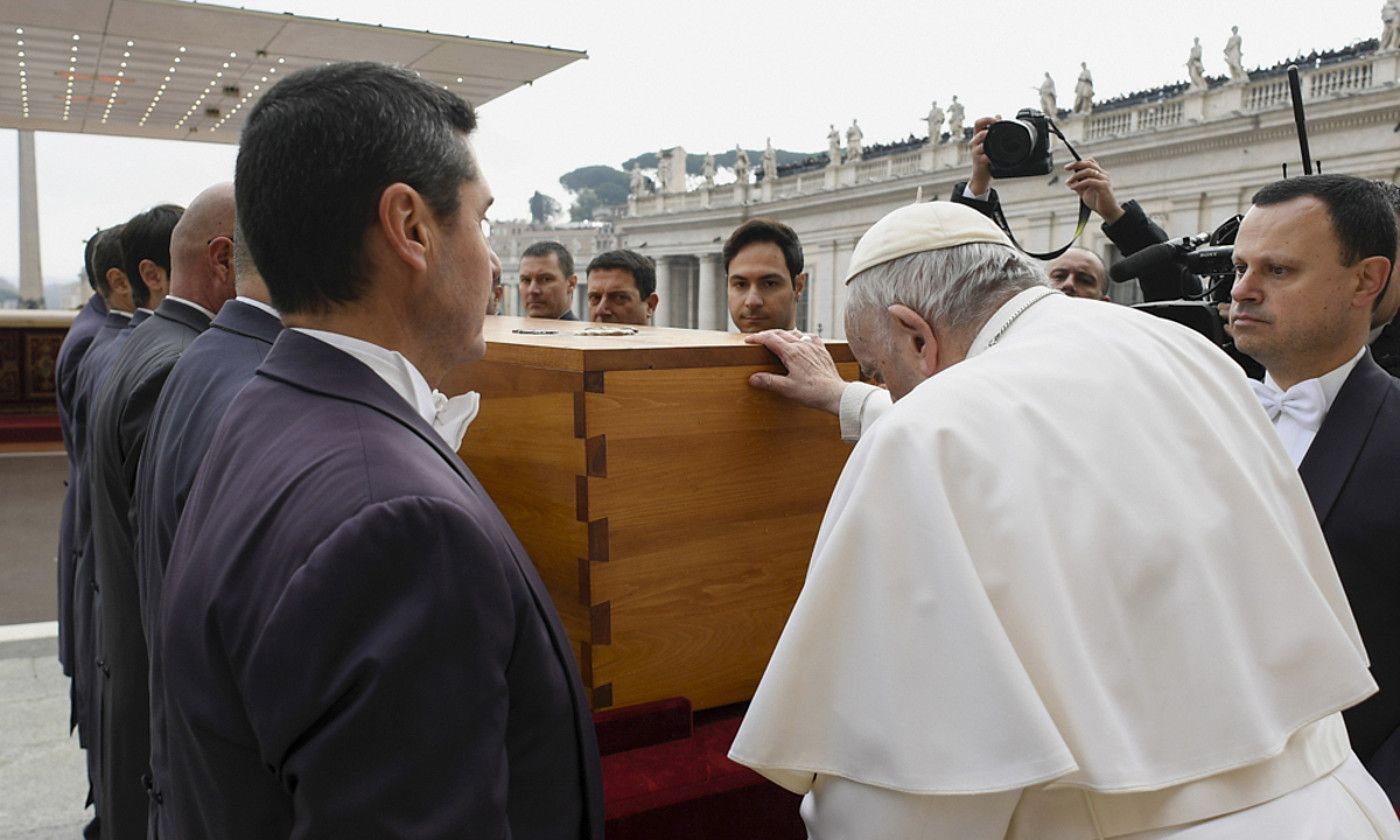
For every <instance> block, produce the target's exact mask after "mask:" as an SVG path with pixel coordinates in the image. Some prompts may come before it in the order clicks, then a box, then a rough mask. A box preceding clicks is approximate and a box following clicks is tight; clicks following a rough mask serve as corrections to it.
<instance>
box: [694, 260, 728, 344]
mask: <svg viewBox="0 0 1400 840" xmlns="http://www.w3.org/2000/svg"><path fill="white" fill-rule="evenodd" d="M699 295H700V300H699V305H698V306H697V307H696V312H697V313H698V315H697V318H698V320H699V324H698V325H697V326H699V327H700V329H702V330H722V329H724V320H721V319H722V318H724V316H722V315H721V314H720V313H721V312H723V311H725V309H726V307H725V306H724V304H723V300H724V284H723V283H721V282H720V277H719V255H717V254H701V255H700V284H699Z"/></svg>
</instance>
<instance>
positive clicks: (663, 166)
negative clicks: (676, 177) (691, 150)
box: [656, 149, 671, 193]
mask: <svg viewBox="0 0 1400 840" xmlns="http://www.w3.org/2000/svg"><path fill="white" fill-rule="evenodd" d="M670 162H671V154H670V152H667V151H666V150H665V149H662V150H661V151H659V152H657V153H656V191H657V192H659V193H664V192H667V189H666V188H667V187H669V186H670V185H671V173H670V172H668V171H667V170H668V169H670V168H671V167H670V166H668V164H669V163H670Z"/></svg>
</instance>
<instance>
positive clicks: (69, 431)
mask: <svg viewBox="0 0 1400 840" xmlns="http://www.w3.org/2000/svg"><path fill="white" fill-rule="evenodd" d="M105 233H106V231H101V230H99V231H97V232H95V233H94V234H93V235H92V236H91V237H89V238H88V241H87V243H86V245H85V246H84V248H83V270H84V272H85V273H86V275H87V281H88V286H89V287H91V289H92V296H91V297H89V298H88V300H87V303H86V304H85V305H84V306H83V308H82V309H81V310H80V311H79V312H78V314H77V315H76V316H74V318H73V323H72V325H71V326H70V327H69V328H68V334H67V335H65V336H64V337H63V344H62V345H61V346H60V347H59V348H58V360H57V362H56V363H55V364H54V394H55V396H56V397H57V401H58V425H59V430H60V431H61V432H62V434H63V449H64V451H65V452H67V453H68V481H67V489H66V490H65V491H64V494H63V514H62V517H61V518H60V519H59V526H58V592H59V596H58V661H59V662H60V663H61V664H62V665H63V673H65V674H67V675H68V676H72V674H73V665H72V644H73V640H72V637H71V636H70V635H69V634H70V631H71V630H72V629H73V628H72V615H71V608H72V600H71V593H72V590H73V564H72V559H73V558H72V545H71V542H70V539H69V537H70V534H69V529H70V528H72V526H73V480H74V475H75V474H76V461H75V456H76V453H77V450H76V448H75V445H74V442H73V399H74V392H75V390H76V389H77V386H78V382H77V380H78V365H79V363H81V362H82V360H83V356H85V355H87V352H88V348H89V347H91V346H92V340H93V339H94V338H95V337H96V336H97V333H98V331H99V330H101V329H102V324H103V323H104V322H105V321H106V320H107V300H106V296H105V295H103V294H102V291H101V287H100V286H99V285H98V284H97V272H96V269H95V268H94V267H93V250H94V249H95V248H96V246H97V242H98V240H100V239H101V238H102V237H103V235H104V234H105ZM76 711H77V709H76V707H75V708H74V712H75V714H76ZM75 723H76V719H75Z"/></svg>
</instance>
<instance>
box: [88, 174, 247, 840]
mask: <svg viewBox="0 0 1400 840" xmlns="http://www.w3.org/2000/svg"><path fill="white" fill-rule="evenodd" d="M233 207H234V201H233V184H227V183H226V184H216V185H214V186H212V187H209V188H208V189H206V190H205V191H204V192H202V193H200V194H199V195H198V196H196V197H195V199H194V200H193V201H191V202H190V205H189V207H188V208H186V210H185V212H184V215H182V216H181V217H180V221H179V222H178V223H176V225H175V227H174V229H173V230H172V231H171V235H170V276H169V293H168V294H166V295H165V297H164V299H163V300H161V302H160V305H159V307H158V308H157V309H156V310H155V313H154V314H153V315H152V316H151V317H150V318H149V319H147V320H146V321H145V322H144V323H142V324H141V325H140V326H139V327H137V328H136V329H135V330H133V331H132V333H131V338H130V339H129V340H128V341H127V342H126V343H125V344H124V345H123V347H122V348H121V351H120V352H119V353H118V355H117V358H116V360H115V361H113V362H112V367H111V370H110V371H109V372H108V374H107V377H106V380H105V381H104V382H103V384H102V388H101V390H100V391H99V393H98V396H97V399H96V401H95V402H94V404H93V414H92V418H91V421H90V423H89V436H90V437H89V449H90V451H89V463H90V464H91V477H90V480H89V482H88V493H89V495H90V499H91V511H92V514H91V515H92V535H93V568H94V571H95V574H96V579H97V586H98V597H99V599H100V602H99V603H100V606H99V608H98V613H99V615H98V623H99V627H100V629H101V633H100V638H99V640H98V643H97V657H98V660H99V661H100V662H101V664H100V665H99V667H98V674H97V676H96V680H97V682H98V683H99V684H100V688H101V697H102V713H101V716H100V718H99V720H100V724H99V728H100V730H101V734H100V738H101V742H102V751H101V752H102V766H101V770H100V775H101V795H99V796H98V797H97V802H98V818H99V820H100V824H101V826H102V836H103V838H104V840H110V839H111V838H115V840H127V838H130V840H145V837H146V824H147V818H148V809H149V798H148V796H147V793H146V783H145V779H146V777H147V776H148V775H149V772H150V770H149V767H150V751H151V739H150V709H149V707H150V702H149V698H150V692H149V688H148V679H149V668H148V665H147V656H146V637H145V634H144V633H143V630H142V621H141V601H140V596H139V591H140V587H139V585H138V577H137V573H136V567H135V562H134V551H135V542H136V540H137V537H138V534H137V533H136V531H135V528H134V527H133V523H134V522H137V521H138V514H137V510H136V508H137V507H138V506H139V504H140V501H139V499H135V498H133V497H134V495H135V493H134V490H135V487H136V474H137V469H138V468H139V466H140V462H141V459H142V456H143V453H144V452H145V451H146V447H147V446H148V445H150V446H153V447H154V446H158V445H160V441H159V440H157V439H155V438H153V437H151V436H150V435H149V434H148V433H147V432H148V427H149V423H150V419H151V413H152V411H153V410H154V408H155V405H156V400H157V398H158V397H159V396H160V392H161V388H162V387H163V386H164V385H165V381H166V378H167V377H168V376H169V375H170V371H171V369H172V368H173V367H174V366H175V362H176V361H177V360H178V359H179V358H180V354H181V353H183V352H184V350H185V348H186V347H188V346H189V345H190V343H191V342H193V341H194V339H195V337H196V336H198V335H199V334H200V333H202V332H204V331H205V330H207V329H208V328H209V324H210V322H211V321H212V320H213V318H214V313H215V312H216V311H218V309H219V308H220V307H222V306H223V304H224V302H225V301H227V300H228V299H229V298H232V297H233V296H234V275H235V272H234V268H233V257H232V254H233Z"/></svg>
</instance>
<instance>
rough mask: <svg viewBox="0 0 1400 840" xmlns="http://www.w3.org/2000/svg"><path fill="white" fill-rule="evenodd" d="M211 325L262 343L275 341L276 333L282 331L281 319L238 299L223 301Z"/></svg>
mask: <svg viewBox="0 0 1400 840" xmlns="http://www.w3.org/2000/svg"><path fill="white" fill-rule="evenodd" d="M211 326H214V327H217V328H218V329H221V330H223V331H224V332H230V333H234V334H235V335H241V336H243V337H244V338H251V339H253V340H255V341H261V342H262V343H264V344H271V343H272V342H274V341H276V340H277V335H278V334H279V333H281V332H282V322H281V321H279V320H277V319H276V318H274V317H272V316H271V315H269V314H267V313H266V312H264V311H263V310H261V309H259V308H257V307H256V306H249V305H248V304H246V303H243V302H242V301H239V300H231V301H229V302H228V303H225V304H224V305H223V307H222V308H221V309H219V316H218V317H217V318H215V319H214V323H213V324H212V325H211Z"/></svg>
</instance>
